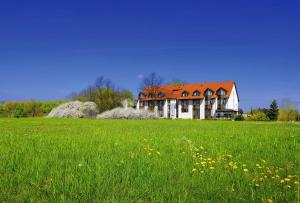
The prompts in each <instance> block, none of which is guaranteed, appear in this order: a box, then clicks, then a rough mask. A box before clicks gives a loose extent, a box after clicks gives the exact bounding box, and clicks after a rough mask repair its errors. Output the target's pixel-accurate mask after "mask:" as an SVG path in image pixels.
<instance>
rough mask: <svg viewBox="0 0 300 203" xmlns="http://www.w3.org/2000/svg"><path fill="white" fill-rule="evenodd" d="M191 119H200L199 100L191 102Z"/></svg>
mask: <svg viewBox="0 0 300 203" xmlns="http://www.w3.org/2000/svg"><path fill="white" fill-rule="evenodd" d="M193 119H200V100H193Z"/></svg>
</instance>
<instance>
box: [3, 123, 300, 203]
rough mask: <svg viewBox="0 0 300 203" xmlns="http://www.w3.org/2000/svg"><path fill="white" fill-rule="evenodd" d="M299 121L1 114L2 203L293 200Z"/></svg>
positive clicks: (299, 160)
mask: <svg viewBox="0 0 300 203" xmlns="http://www.w3.org/2000/svg"><path fill="white" fill-rule="evenodd" d="M299 150H300V125H299V124H297V123H275V122H273V123H272V122H266V123H263V122H231V121H196V120H155V121H97V120H79V119H73V120H72V119H70V120H67V119H42V118H40V119H0V163H1V164H0V201H1V202H3V201H8V202H23V201H34V202H36V201H39V202H46V201H50V202H63V201H65V202H73V201H76V202H77V201H81V202H86V201H88V202H100V201H101V202H201V201H211V202H224V201H231V202H271V201H273V202H283V201H288V202H299V201H300V200H299V199H300V197H299V176H300V151H299Z"/></svg>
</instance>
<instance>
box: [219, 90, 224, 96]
mask: <svg viewBox="0 0 300 203" xmlns="http://www.w3.org/2000/svg"><path fill="white" fill-rule="evenodd" d="M218 95H220V96H225V95H226V91H225V90H224V89H220V90H219V92H218Z"/></svg>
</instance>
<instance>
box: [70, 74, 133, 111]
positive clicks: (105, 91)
mask: <svg viewBox="0 0 300 203" xmlns="http://www.w3.org/2000/svg"><path fill="white" fill-rule="evenodd" d="M72 98H73V99H77V100H80V101H92V102H95V103H96V104H97V106H98V109H99V112H100V113H101V112H103V111H107V110H111V109H113V108H116V107H119V106H122V101H123V100H125V99H127V100H130V101H129V103H130V104H131V103H132V102H131V100H132V99H133V96H132V93H131V92H130V91H129V90H119V89H116V88H115V86H114V84H113V83H112V82H111V81H110V80H108V79H105V78H104V77H103V76H101V77H98V78H97V79H96V81H95V83H94V84H93V85H89V86H88V87H87V88H85V89H83V90H82V91H80V92H79V93H78V94H76V93H75V94H74V93H72Z"/></svg>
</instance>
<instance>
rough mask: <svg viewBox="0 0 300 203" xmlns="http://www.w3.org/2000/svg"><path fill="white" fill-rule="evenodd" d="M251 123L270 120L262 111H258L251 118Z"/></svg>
mask: <svg viewBox="0 0 300 203" xmlns="http://www.w3.org/2000/svg"><path fill="white" fill-rule="evenodd" d="M247 120H249V121H269V120H270V118H269V117H268V116H267V115H266V114H265V113H264V112H262V111H257V112H255V113H253V114H252V115H251V116H250V117H249V118H247Z"/></svg>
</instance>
